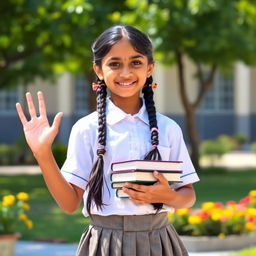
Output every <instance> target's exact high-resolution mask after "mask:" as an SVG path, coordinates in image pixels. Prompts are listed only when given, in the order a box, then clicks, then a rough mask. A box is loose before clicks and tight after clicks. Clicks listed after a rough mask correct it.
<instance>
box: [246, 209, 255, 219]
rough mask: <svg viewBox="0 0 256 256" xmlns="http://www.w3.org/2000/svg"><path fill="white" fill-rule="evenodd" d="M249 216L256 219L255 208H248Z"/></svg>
mask: <svg viewBox="0 0 256 256" xmlns="http://www.w3.org/2000/svg"><path fill="white" fill-rule="evenodd" d="M247 214H248V215H250V216H253V217H256V209H255V208H248V209H247Z"/></svg>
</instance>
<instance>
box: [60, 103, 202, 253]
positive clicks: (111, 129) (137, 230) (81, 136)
mask: <svg viewBox="0 0 256 256" xmlns="http://www.w3.org/2000/svg"><path fill="white" fill-rule="evenodd" d="M142 102H143V105H142V107H141V109H140V110H139V112H138V113H137V114H135V115H131V114H127V113H125V112H124V111H122V110H121V109H120V108H118V107H117V106H115V105H114V104H113V102H112V101H111V100H110V99H109V98H108V99H107V103H106V122H107V141H106V153H105V155H104V176H105V181H106V182H105V183H104V187H103V191H104V192H103V203H104V204H105V206H104V207H103V208H102V209H97V207H96V206H95V205H94V204H92V207H91V214H92V215H93V218H92V225H91V226H90V227H89V228H88V229H87V230H86V231H85V232H84V234H83V235H82V237H81V240H80V244H79V246H78V251H77V255H79V256H82V255H86V256H87V255H89V256H92V255H97V256H98V255H102V256H108V255H109V256H110V255H111V256H115V255H116V256H118V255H119V256H121V255H132V256H140V255H141V256H144V255H153V256H154V255H158V256H159V255H168V256H169V255H175V256H179V255H182V256H184V255H188V254H187V252H186V249H185V248H184V246H183V245H182V243H181V241H180V239H179V237H178V235H177V233H176V231H175V230H174V228H173V227H172V226H171V225H169V223H168V219H167V212H168V211H169V212H172V211H173V210H174V209H173V208H172V207H170V206H167V205H163V208H162V209H161V210H160V211H159V213H158V214H155V213H156V210H154V207H153V206H152V205H151V204H136V203H134V202H132V201H131V200H130V199H122V198H117V197H116V195H115V190H114V189H112V188H111V181H110V174H111V164H112V163H113V162H120V161H128V160H134V159H144V157H145V155H146V154H147V153H148V152H149V151H150V150H151V148H152V145H151V141H150V137H151V134H150V128H149V121H148V114H147V111H146V107H145V103H144V100H143V101H142ZM157 124H158V130H159V146H158V149H159V151H160V154H161V157H162V160H166V161H168V160H173V161H177V160H179V161H183V164H182V176H181V180H182V181H183V183H177V184H172V185H171V187H172V188H173V189H177V188H179V187H181V186H184V185H186V184H190V183H194V182H197V181H198V180H199V178H198V176H197V174H196V171H195V169H194V167H193V164H192V162H191V160H190V157H189V154H188V151H187V148H186V145H185V142H184V140H183V135H182V131H181V129H180V127H179V126H178V125H177V124H176V123H175V122H174V121H173V120H172V119H170V118H168V117H166V116H164V115H162V114H159V113H157ZM97 129H98V114H97V112H93V113H92V114H90V115H88V116H86V117H83V118H81V119H80V120H78V121H77V122H76V123H75V125H74V126H73V128H72V131H71V134H70V139H69V144H68V151H67V159H66V161H65V163H64V165H63V167H62V168H61V172H62V175H63V176H64V177H65V179H66V180H67V181H68V182H70V183H72V184H74V185H76V186H78V187H80V188H82V189H84V190H85V193H84V196H83V199H84V205H86V200H87V191H86V185H87V182H88V179H89V175H90V171H91V169H92V166H93V163H94V162H95V161H96V159H97V154H96V150H97V146H98V131H97ZM82 212H83V214H84V216H88V213H87V211H86V206H84V208H83V211H82Z"/></svg>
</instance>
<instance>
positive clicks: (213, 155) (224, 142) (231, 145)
mask: <svg viewBox="0 0 256 256" xmlns="http://www.w3.org/2000/svg"><path fill="white" fill-rule="evenodd" d="M236 147H237V144H236V142H235V140H234V139H233V138H232V137H230V136H228V135H220V136H219V137H218V138H217V139H215V140H205V141H204V142H203V143H202V144H201V147H200V152H201V154H202V155H205V156H208V157H210V160H211V165H213V164H214V163H215V161H216V160H217V159H218V158H220V157H221V156H222V155H224V154H225V153H227V152H230V151H232V150H234V149H235V148H236Z"/></svg>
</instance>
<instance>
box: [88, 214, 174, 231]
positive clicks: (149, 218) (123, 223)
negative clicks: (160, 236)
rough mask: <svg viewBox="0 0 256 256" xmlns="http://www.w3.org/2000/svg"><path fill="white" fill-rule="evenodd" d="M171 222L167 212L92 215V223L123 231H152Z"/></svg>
mask: <svg viewBox="0 0 256 256" xmlns="http://www.w3.org/2000/svg"><path fill="white" fill-rule="evenodd" d="M168 224H169V222H168V217H167V213H166V212H162V213H158V214H149V215H125V216H120V215H110V216H100V215H92V225H93V226H99V227H102V228H107V229H118V230H123V231H135V232H136V231H152V230H155V229H160V228H163V227H166V226H167V225H168Z"/></svg>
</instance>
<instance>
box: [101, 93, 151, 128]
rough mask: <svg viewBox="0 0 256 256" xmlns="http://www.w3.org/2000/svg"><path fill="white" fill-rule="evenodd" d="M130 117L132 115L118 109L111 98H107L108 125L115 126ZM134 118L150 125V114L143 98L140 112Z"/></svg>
mask: <svg viewBox="0 0 256 256" xmlns="http://www.w3.org/2000/svg"><path fill="white" fill-rule="evenodd" d="M128 116H131V115H130V114H127V113H125V112H124V111H123V110H122V109H120V108H119V107H117V106H116V105H115V104H114V103H113V102H112V101H111V99H110V98H109V97H108V98H107V101H106V117H107V124H109V125H114V124H116V123H118V122H120V121H121V120H123V119H125V118H126V117H128ZM133 117H138V118H139V119H140V120H141V121H143V122H144V123H146V124H147V125H149V121H148V113H147V110H146V106H145V101H144V99H143V98H142V106H141V108H140V110H139V112H138V113H136V114H134V115H133Z"/></svg>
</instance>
